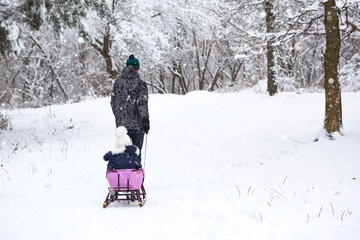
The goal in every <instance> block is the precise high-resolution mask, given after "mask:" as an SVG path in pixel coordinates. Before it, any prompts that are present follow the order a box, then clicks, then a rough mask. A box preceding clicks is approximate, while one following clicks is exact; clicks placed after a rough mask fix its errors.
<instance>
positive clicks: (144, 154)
mask: <svg viewBox="0 0 360 240" xmlns="http://www.w3.org/2000/svg"><path fill="white" fill-rule="evenodd" d="M147 138H148V136H147V134H145V151H144V169H145V160H146V149H147Z"/></svg>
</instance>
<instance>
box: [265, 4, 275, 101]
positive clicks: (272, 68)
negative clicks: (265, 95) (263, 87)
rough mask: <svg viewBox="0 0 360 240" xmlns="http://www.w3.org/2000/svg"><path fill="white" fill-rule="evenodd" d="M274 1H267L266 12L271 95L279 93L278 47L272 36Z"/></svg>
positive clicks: (268, 72)
mask: <svg viewBox="0 0 360 240" xmlns="http://www.w3.org/2000/svg"><path fill="white" fill-rule="evenodd" d="M274 1H275V0H266V1H265V12H266V33H268V35H270V36H269V39H268V40H267V75H268V86H267V90H268V92H269V94H270V96H273V95H274V94H275V93H277V90H278V87H277V69H276V67H277V66H276V47H275V46H274V38H273V36H271V34H272V33H274V32H275V30H274V22H275V16H274V12H273V11H274Z"/></svg>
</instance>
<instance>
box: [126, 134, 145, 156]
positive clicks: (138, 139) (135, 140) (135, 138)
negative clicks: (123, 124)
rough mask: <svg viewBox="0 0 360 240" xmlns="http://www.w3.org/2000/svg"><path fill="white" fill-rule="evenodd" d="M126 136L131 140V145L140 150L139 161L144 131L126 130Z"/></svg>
mask: <svg viewBox="0 0 360 240" xmlns="http://www.w3.org/2000/svg"><path fill="white" fill-rule="evenodd" d="M128 135H129V137H130V138H131V141H132V144H133V145H135V146H137V147H138V148H139V150H140V155H139V157H140V159H141V148H142V146H143V142H144V135H145V133H144V131H142V130H138V129H128Z"/></svg>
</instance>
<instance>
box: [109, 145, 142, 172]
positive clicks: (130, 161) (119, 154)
mask: <svg viewBox="0 0 360 240" xmlns="http://www.w3.org/2000/svg"><path fill="white" fill-rule="evenodd" d="M104 160H105V161H109V163H108V165H107V169H108V170H114V169H138V168H141V167H142V166H141V159H140V157H139V149H138V148H137V147H136V146H134V145H129V146H126V147H125V148H123V149H116V150H115V151H110V152H108V153H106V154H105V155H104Z"/></svg>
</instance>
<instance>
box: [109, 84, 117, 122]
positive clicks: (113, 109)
mask: <svg viewBox="0 0 360 240" xmlns="http://www.w3.org/2000/svg"><path fill="white" fill-rule="evenodd" d="M116 89H117V81H115V83H114V87H113V91H112V93H111V100H110V105H111V109H112V112H113V114H114V115H115V99H116V98H115V93H116Z"/></svg>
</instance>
